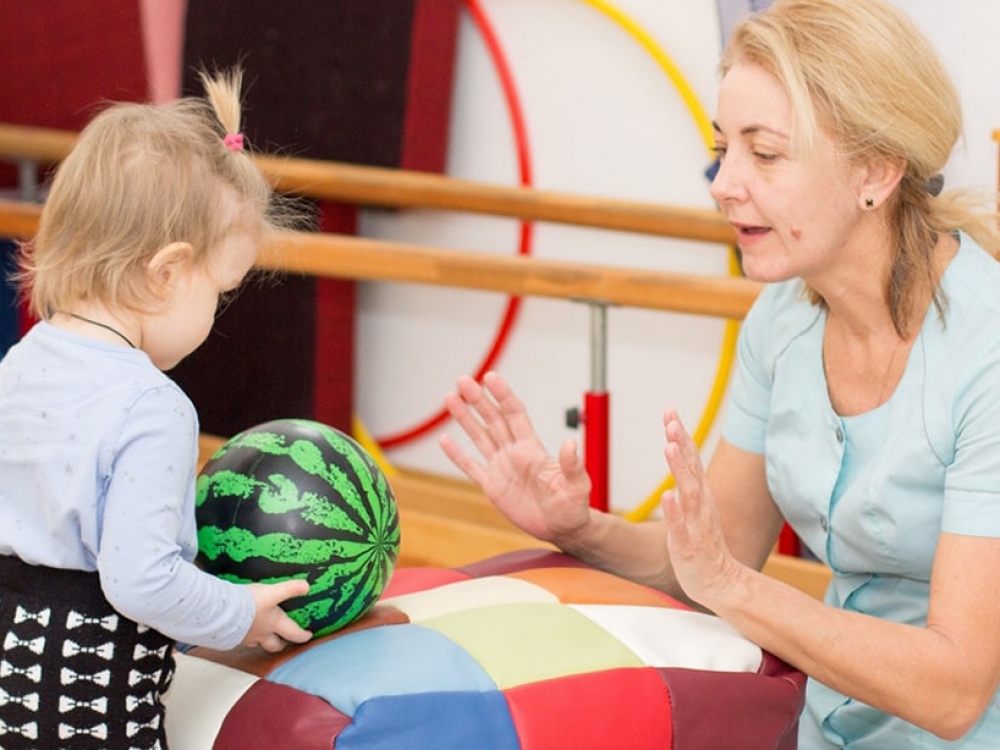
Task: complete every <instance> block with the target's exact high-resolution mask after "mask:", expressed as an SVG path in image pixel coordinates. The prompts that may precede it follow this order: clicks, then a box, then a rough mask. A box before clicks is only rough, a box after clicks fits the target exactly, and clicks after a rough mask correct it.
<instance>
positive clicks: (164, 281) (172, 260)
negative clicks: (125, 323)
mask: <svg viewBox="0 0 1000 750" xmlns="http://www.w3.org/2000/svg"><path fill="white" fill-rule="evenodd" d="M193 261H194V248H193V247H192V246H191V245H190V244H189V243H187V242H171V243H170V244H169V245H164V246H163V247H161V248H160V249H159V250H157V251H156V252H155V253H154V254H153V257H152V258H150V259H149V262H148V263H147V264H146V273H147V274H149V281H150V284H151V286H152V287H153V289H155V290H156V291H157V292H158V293H160V294H163V293H167V292H169V290H170V289H171V288H172V287H173V286H174V285H175V284H176V283H177V280H178V278H179V277H180V275H181V273H182V272H183V271H185V270H187V269H188V268H189V267H190V264H191V263H192V262H193Z"/></svg>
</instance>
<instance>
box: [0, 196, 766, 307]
mask: <svg viewBox="0 0 1000 750" xmlns="http://www.w3.org/2000/svg"><path fill="white" fill-rule="evenodd" d="M40 214H41V207H40V206H38V205H36V204H31V203H22V202H19V201H8V200H0V236H6V237H21V238H26V237H31V236H32V235H33V234H34V233H35V231H36V230H37V227H38V217H39V215H40ZM257 265H258V266H259V267H261V268H266V269H271V270H277V271H286V272H290V273H302V274H308V275H311V276H322V277H327V278H348V279H363V280H368V281H396V282H408V283H415V284H430V285H437V286H448V287H457V288H464V289H478V290H480V291H492V292H502V293H504V294H512V295H515V296H532V297H555V298H560V299H576V300H590V301H596V302H602V303H607V304H612V305H622V306H627V307H637V308H646V309H651V310H662V311H670V312H679V313H689V314H693V315H709V316H713V317H721V318H733V319H741V318H743V317H744V316H745V315H746V312H747V310H749V309H750V305H751V304H752V303H753V300H754V299H756V297H757V294H758V293H759V292H760V284H758V283H757V282H754V281H750V280H749V279H745V278H742V277H732V276H719V277H715V276H703V275H697V274H683V273H673V272H669V271H651V270H649V269H643V268H636V269H632V268H620V267H614V266H601V265H583V264H577V263H570V262H566V261H553V260H544V259H540V258H534V257H527V256H523V255H515V256H507V255H496V254H493V253H473V252H467V251H461V250H446V249H441V248H436V247H426V246H421V245H411V244H407V243H402V242H389V241H384V240H374V239H364V238H359V237H353V236H348V235H339V234H324V233H313V232H283V233H282V234H281V235H280V236H279V237H278V238H277V239H276V240H275V241H274V242H273V243H271V244H269V245H268V246H267V247H266V248H265V249H264V251H263V252H262V253H261V257H260V258H259V259H258V263H257Z"/></svg>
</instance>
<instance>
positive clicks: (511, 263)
mask: <svg viewBox="0 0 1000 750" xmlns="http://www.w3.org/2000/svg"><path fill="white" fill-rule="evenodd" d="M258 265H259V266H261V267H262V268H272V269H276V270H282V271H295V272H300V273H307V274H310V275H313V276H327V277H330V276H333V277H341V278H352V279H368V280H373V281H397V282H410V283H418V284H431V285H438V286H448V287H456V288H465V289H478V290H480V291H493V292H503V293H505V294H510V295H514V296H518V297H521V296H530V297H555V298H560V299H574V300H587V301H593V302H601V303H607V304H612V305H622V306H627V307H637V308H645V309H650V310H662V311H670V312H679V313H690V314H694V315H709V316H713V317H720V318H733V319H741V318H743V317H744V316H745V315H746V313H747V311H748V310H749V309H750V305H751V304H752V303H753V301H754V299H756V297H757V295H758V294H759V293H760V289H761V286H760V284H759V283H757V282H755V281H751V280H749V279H746V278H742V277H731V276H718V277H716V276H706V275H697V274H683V273H674V272H669V271H653V270H649V269H645V268H635V269H632V268H621V267H614V266H602V265H585V264H580V263H571V262H566V261H554V260H543V259H539V258H534V257H526V256H523V255H513V256H509V255H496V254H493V253H470V252H467V251H460V250H446V249H441V248H435V247H427V246H420V245H412V244H408V243H401V242H390V241H385V240H373V239H364V238H359V237H352V236H346V235H338V234H318V233H301V232H288V233H286V234H284V235H283V236H282V237H281V238H280V239H279V240H278V241H277V242H275V243H274V244H273V245H272V246H270V247H268V248H266V249H265V251H264V252H263V254H262V257H261V258H260V259H259V260H258Z"/></svg>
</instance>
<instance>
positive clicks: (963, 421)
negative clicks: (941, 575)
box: [941, 352, 1000, 537]
mask: <svg viewBox="0 0 1000 750" xmlns="http://www.w3.org/2000/svg"><path fill="white" fill-rule="evenodd" d="M967 383H968V385H967V387H966V388H965V389H963V391H962V392H961V393H959V394H958V398H957V399H956V412H957V414H958V417H957V419H956V430H955V454H954V460H953V461H952V463H951V464H950V465H949V466H948V468H947V473H946V477H945V487H944V510H943V514H942V519H941V528H942V530H943V531H946V532H950V533H953V534H968V535H972V536H991V537H1000V396H998V394H1000V353H996V352H994V353H993V354H992V356H988V357H986V358H985V359H984V362H983V364H982V365H981V366H980V367H978V368H977V372H976V374H975V376H974V377H970V378H969V379H968V381H967Z"/></svg>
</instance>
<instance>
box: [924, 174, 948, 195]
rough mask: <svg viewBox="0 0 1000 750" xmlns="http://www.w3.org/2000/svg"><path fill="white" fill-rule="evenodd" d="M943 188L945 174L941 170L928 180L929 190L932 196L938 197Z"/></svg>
mask: <svg viewBox="0 0 1000 750" xmlns="http://www.w3.org/2000/svg"><path fill="white" fill-rule="evenodd" d="M943 188H944V175H943V174H941V173H940V172H939V173H938V174H936V175H934V176H933V177H931V178H930V179H929V180H927V192H928V193H930V194H931V197H933V198H937V197H938V196H939V195H940V194H941V190H942V189H943Z"/></svg>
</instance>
